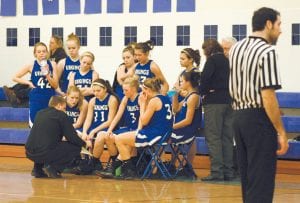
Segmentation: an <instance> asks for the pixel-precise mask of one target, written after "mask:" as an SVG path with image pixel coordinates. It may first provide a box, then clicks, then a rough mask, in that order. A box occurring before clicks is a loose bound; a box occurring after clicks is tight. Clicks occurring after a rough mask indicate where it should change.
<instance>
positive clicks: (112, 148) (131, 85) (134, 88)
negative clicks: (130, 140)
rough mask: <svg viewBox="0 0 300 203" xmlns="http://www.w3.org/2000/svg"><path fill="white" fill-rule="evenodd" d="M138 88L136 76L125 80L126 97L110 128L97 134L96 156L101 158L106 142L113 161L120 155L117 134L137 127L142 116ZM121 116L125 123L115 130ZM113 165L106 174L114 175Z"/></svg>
mask: <svg viewBox="0 0 300 203" xmlns="http://www.w3.org/2000/svg"><path fill="white" fill-rule="evenodd" d="M138 88H139V80H138V78H137V77H136V76H132V77H128V78H126V79H125V81H124V82H123V91H124V94H125V97H123V99H122V101H121V104H120V106H119V109H118V112H117V114H116V116H115V117H114V119H113V121H112V122H111V124H110V126H109V128H108V130H107V131H106V132H100V133H99V134H98V136H97V139H96V141H95V146H94V151H93V155H94V157H95V158H97V159H99V158H100V157H101V155H102V153H103V150H104V144H106V147H107V149H108V151H109V154H110V157H111V159H112V161H113V162H115V160H116V158H117V155H118V150H117V147H116V145H115V136H117V135H118V134H120V133H124V132H129V131H133V130H136V129H137V127H138V122H139V117H140V105H139V102H138V99H139V94H138ZM121 118H123V120H124V123H122V126H121V127H120V128H119V129H117V130H115V131H114V129H115V128H116V127H117V125H118V123H119V121H120V120H121ZM111 166H112V165H108V167H106V169H105V171H103V173H104V175H105V176H112V175H113V174H112V172H113V171H112V167H111ZM101 173H102V172H101Z"/></svg>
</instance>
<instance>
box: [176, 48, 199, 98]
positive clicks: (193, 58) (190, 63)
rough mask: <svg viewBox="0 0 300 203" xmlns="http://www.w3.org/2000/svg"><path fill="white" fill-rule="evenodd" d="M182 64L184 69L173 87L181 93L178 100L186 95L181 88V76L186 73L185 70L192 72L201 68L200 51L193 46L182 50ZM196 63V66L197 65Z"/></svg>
mask: <svg viewBox="0 0 300 203" xmlns="http://www.w3.org/2000/svg"><path fill="white" fill-rule="evenodd" d="M180 65H181V67H183V68H184V70H183V71H182V72H181V73H180V75H179V76H178V79H177V81H176V83H175V85H174V87H173V89H175V90H176V91H177V92H178V93H179V95H178V101H179V102H180V101H182V100H183V98H184V97H185V95H186V92H185V91H182V89H181V88H180V77H181V76H182V75H183V74H184V73H185V72H190V71H195V70H196V71H198V70H199V65H200V53H199V50H194V49H192V48H185V49H183V50H182V51H181V52H180ZM195 65H196V66H195Z"/></svg>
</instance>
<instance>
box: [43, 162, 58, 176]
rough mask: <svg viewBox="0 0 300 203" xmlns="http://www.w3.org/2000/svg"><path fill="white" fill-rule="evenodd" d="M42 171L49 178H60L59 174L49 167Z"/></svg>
mask: <svg viewBox="0 0 300 203" xmlns="http://www.w3.org/2000/svg"><path fill="white" fill-rule="evenodd" d="M44 171H45V173H46V174H47V175H48V177H49V178H62V176H61V174H60V173H59V172H58V171H57V170H55V168H53V167H52V166H50V165H48V166H46V167H45V168H44Z"/></svg>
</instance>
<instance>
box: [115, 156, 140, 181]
mask: <svg viewBox="0 0 300 203" xmlns="http://www.w3.org/2000/svg"><path fill="white" fill-rule="evenodd" d="M121 171H122V173H121V175H120V176H116V177H117V179H123V180H132V179H134V178H136V172H135V170H134V167H133V165H132V163H131V161H130V160H129V161H127V162H125V163H123V164H122V166H121Z"/></svg>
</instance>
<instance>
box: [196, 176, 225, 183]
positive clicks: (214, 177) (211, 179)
mask: <svg viewBox="0 0 300 203" xmlns="http://www.w3.org/2000/svg"><path fill="white" fill-rule="evenodd" d="M201 180H202V181H204V182H213V181H216V182H218V181H224V178H223V177H217V176H212V175H209V176H206V177H204V178H201Z"/></svg>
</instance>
